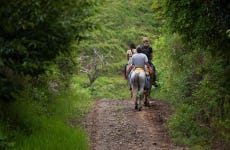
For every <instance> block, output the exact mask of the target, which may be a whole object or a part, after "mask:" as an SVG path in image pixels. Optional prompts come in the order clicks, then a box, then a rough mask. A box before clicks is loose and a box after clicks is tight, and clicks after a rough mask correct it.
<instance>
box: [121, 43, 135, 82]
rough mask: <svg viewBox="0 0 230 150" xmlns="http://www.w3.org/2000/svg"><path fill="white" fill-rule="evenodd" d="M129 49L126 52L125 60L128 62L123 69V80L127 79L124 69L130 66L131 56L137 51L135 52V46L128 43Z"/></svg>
mask: <svg viewBox="0 0 230 150" xmlns="http://www.w3.org/2000/svg"><path fill="white" fill-rule="evenodd" d="M129 48H130V49H129V50H127V52H126V58H127V60H128V63H127V64H125V67H124V75H125V79H127V75H126V68H127V66H128V65H130V64H131V58H132V56H133V55H134V54H136V53H137V51H136V46H135V44H134V43H130V44H129Z"/></svg>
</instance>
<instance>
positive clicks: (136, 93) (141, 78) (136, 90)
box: [130, 68, 146, 111]
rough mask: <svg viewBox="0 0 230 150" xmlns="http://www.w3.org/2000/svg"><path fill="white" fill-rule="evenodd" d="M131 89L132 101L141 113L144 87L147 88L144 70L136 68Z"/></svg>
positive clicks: (132, 76) (132, 75) (132, 74)
mask: <svg viewBox="0 0 230 150" xmlns="http://www.w3.org/2000/svg"><path fill="white" fill-rule="evenodd" d="M130 73H131V78H130V81H131V87H132V99H133V101H134V103H135V109H138V110H139V111H141V109H142V103H141V101H142V99H143V98H144V96H143V94H144V87H145V80H146V76H145V71H144V69H142V68H135V69H133V70H132V71H131V72H130Z"/></svg>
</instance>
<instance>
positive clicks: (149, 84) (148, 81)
mask: <svg viewBox="0 0 230 150" xmlns="http://www.w3.org/2000/svg"><path fill="white" fill-rule="evenodd" d="M153 73H154V72H153V69H152V67H148V66H145V74H146V83H145V90H144V105H145V106H147V107H149V106H150V103H149V97H150V92H151V89H152V82H153Z"/></svg>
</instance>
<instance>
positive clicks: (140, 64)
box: [127, 46, 149, 90]
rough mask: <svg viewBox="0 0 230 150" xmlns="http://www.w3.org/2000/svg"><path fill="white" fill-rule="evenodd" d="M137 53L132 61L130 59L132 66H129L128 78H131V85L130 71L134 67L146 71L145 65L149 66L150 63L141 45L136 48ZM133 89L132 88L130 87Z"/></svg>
mask: <svg viewBox="0 0 230 150" xmlns="http://www.w3.org/2000/svg"><path fill="white" fill-rule="evenodd" d="M136 51H137V53H136V54H134V55H133V56H132V58H131V61H130V64H131V65H130V67H128V68H127V73H128V80H129V84H130V87H131V83H130V75H131V74H130V71H131V70H132V69H133V68H134V69H136V68H139V69H143V71H144V68H145V65H147V66H149V63H148V58H147V56H146V55H144V54H143V53H142V49H141V46H138V47H137V49H136ZM130 90H131V89H130Z"/></svg>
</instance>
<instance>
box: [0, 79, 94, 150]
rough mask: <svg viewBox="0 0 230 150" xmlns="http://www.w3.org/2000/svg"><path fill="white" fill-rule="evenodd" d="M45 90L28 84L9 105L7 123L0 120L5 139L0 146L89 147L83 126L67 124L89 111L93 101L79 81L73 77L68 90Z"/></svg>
mask: <svg viewBox="0 0 230 150" xmlns="http://www.w3.org/2000/svg"><path fill="white" fill-rule="evenodd" d="M46 91H47V90H46V89H45V87H43V88H36V89H33V88H31V87H28V88H27V89H25V90H24V91H23V92H22V93H21V94H20V95H19V96H18V97H17V99H16V101H14V102H12V103H11V104H9V110H8V114H7V115H8V117H9V118H10V119H9V120H10V122H9V125H5V126H4V124H2V123H0V127H1V128H0V140H3V141H4V142H5V143H4V142H2V141H1V142H0V148H3V149H9V148H11V149H17V150H31V149H33V150H53V149H55V150H65V149H68V150H89V139H88V136H87V132H86V131H85V129H83V128H81V127H72V126H71V125H70V123H69V122H70V120H73V119H75V120H77V119H79V118H80V117H81V116H83V115H84V114H86V113H87V112H88V111H90V109H91V107H92V105H93V102H94V101H93V99H92V97H91V96H90V91H89V89H87V88H81V80H79V79H77V78H73V81H72V82H71V86H70V88H68V90H65V91H59V92H56V93H52V94H47V93H46ZM31 95H33V96H34V95H35V97H36V99H35V98H34V97H33V96H31ZM41 95H42V96H41ZM3 131H4V132H3ZM5 133H8V134H5Z"/></svg>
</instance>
